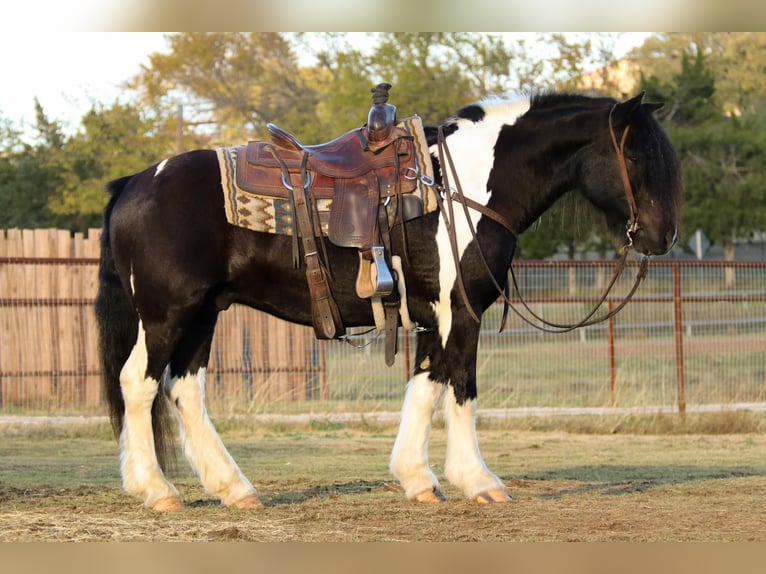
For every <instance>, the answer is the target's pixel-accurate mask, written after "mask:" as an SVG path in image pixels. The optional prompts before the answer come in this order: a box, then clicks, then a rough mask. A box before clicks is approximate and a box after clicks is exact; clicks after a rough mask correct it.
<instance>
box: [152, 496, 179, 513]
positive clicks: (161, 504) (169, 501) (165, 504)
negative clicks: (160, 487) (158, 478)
mask: <svg viewBox="0 0 766 574" xmlns="http://www.w3.org/2000/svg"><path fill="white" fill-rule="evenodd" d="M183 507H184V504H183V502H181V499H180V498H178V497H177V496H168V497H167V498H161V499H160V500H158V501H157V502H155V503H154V504H152V506H151V507H150V508H151V509H152V510H156V511H157V512H172V511H174V510H181V509H182V508H183Z"/></svg>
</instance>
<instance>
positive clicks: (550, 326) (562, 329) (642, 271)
mask: <svg viewBox="0 0 766 574" xmlns="http://www.w3.org/2000/svg"><path fill="white" fill-rule="evenodd" d="M616 107H617V105H616V104H615V105H614V106H612V108H611V109H610V110H609V133H610V137H611V140H612V146H613V147H614V150H615V154H616V156H617V162H618V164H619V166H620V175H621V177H622V184H623V188H624V191H625V197H626V199H627V201H628V206H629V208H630V220H629V221H628V224H627V230H626V236H627V239H628V241H627V243H626V245H625V246H624V247H623V250H622V256H621V257H620V260H619V262H618V264H617V266H616V267H615V270H614V273H613V274H612V279H611V280H610V282H609V284H608V285H607V287H606V289H605V291H604V293H603V295H602V296H601V298H600V299H599V300H598V302H597V303H596V304H595V305H594V306H593V308H592V309H591V311H590V312H589V313H588V314H587V315H586V316H585V317H584V318H583V319H581V320H580V321H578V322H577V323H571V324H562V323H554V322H551V321H547V320H546V319H543V318H542V317H540V316H539V315H537V314H536V313H535V312H534V311H532V309H531V308H530V307H529V305H528V304H527V302H526V300H525V299H524V297H523V296H522V295H521V291H520V289H519V285H518V281H517V279H516V273H515V272H514V269H513V260H512V259H511V261H509V263H508V275H509V276H510V278H511V279H512V282H513V287H514V290H515V291H516V295H517V296H518V300H519V301H520V302H521V304H522V306H523V307H524V309H526V311H527V312H528V313H529V314H530V315H531V316H532V317H534V319H536V320H537V321H539V322H540V323H542V325H544V326H541V325H539V324H538V323H537V322H536V321H533V320H532V319H529V318H528V317H526V316H525V315H524V314H523V313H522V312H521V311H519V310H518V309H516V307H515V306H514V303H513V302H512V301H511V299H510V296H509V293H508V279H506V286H505V287H501V286H500V285H499V283H498V282H497V280H496V279H495V276H494V274H493V273H492V270H491V269H490V267H489V264H488V263H487V260H486V258H485V257H484V253H483V251H482V250H481V246H480V245H479V242H478V239H477V236H476V229H475V227H474V225H473V221H471V218H470V214H469V209H473V210H474V211H478V212H479V213H481V214H482V215H486V216H487V217H488V218H490V219H492V220H493V221H495V222H496V223H498V224H500V225H501V226H502V227H504V228H505V229H507V230H508V231H510V232H511V234H512V235H513V236H514V237H515V238H517V239H518V234H517V233H516V231H515V230H514V229H513V227H512V226H511V224H510V222H509V221H508V220H507V219H506V218H505V217H503V216H502V215H500V214H499V213H497V212H496V211H494V210H492V209H490V208H488V207H487V206H485V205H482V204H480V203H478V202H476V201H473V200H472V199H470V198H468V197H466V196H465V195H464V194H463V190H462V188H461V186H460V181H459V179H458V177H457V172H456V170H455V165H454V162H453V161H452V156H451V155H450V151H449V148H448V147H447V141H446V137H445V135H444V131H443V129H442V128H441V127H439V131H438V145H437V148H438V153H439V163H440V165H441V166H442V184H441V185H437V186H436V187H437V191H438V192H439V193H437V198H438V200H439V208H440V209H441V211H442V214H443V215H444V216H445V217H444V220H445V224H446V226H447V234H448V236H449V239H450V247H451V251H452V256H453V259H454V262H455V270H456V282H457V284H458V289H459V291H460V295H461V297H462V298H463V302H464V303H465V305H466V308H467V309H468V313H469V314H470V315H471V317H472V318H473V319H474V320H475V321H476V322H477V323H478V322H480V320H479V317H478V315H477V314H476V311H475V310H474V308H473V306H472V305H471V302H470V301H469V298H468V293H467V291H466V289H465V283H464V281H463V276H462V272H461V269H460V257H459V255H458V249H457V237H456V232H455V226H454V207H453V203H454V202H455V201H457V202H458V203H460V204H461V205H462V207H463V212H464V214H465V216H466V220H467V221H468V227H469V229H470V231H471V237H472V239H473V240H474V241H475V242H476V247H477V249H478V251H479V259H480V260H481V262H482V264H483V265H484V268H485V270H486V271H487V274H488V275H489V277H490V279H491V280H492V284H493V285H494V287H495V289H496V290H497V292H498V294H499V296H500V297H501V298H502V299H503V316H502V319H501V322H500V331H502V330H503V329H504V327H505V323H506V319H507V315H508V309H509V308H510V309H511V310H513V312H514V313H516V315H518V316H519V317H520V318H521V319H522V320H524V321H525V322H526V323H528V324H529V325H531V326H533V327H535V328H536V329H539V330H541V331H545V332H549V333H566V332H569V331H573V330H575V329H578V328H580V327H588V326H591V325H595V324H597V323H601V322H603V321H606V320H608V319H610V318H611V317H614V316H615V315H616V314H617V313H618V312H620V311H621V310H622V308H623V307H625V305H627V303H628V301H630V300H631V299H632V297H633V295H634V294H635V292H636V291H637V290H638V286H639V285H640V283H641V281H643V279H644V278H645V277H646V274H647V272H648V268H649V258H648V257H642V259H641V264H640V267H639V270H638V273H637V274H636V279H635V281H634V283H633V287H632V288H631V290H630V291H629V292H628V294H627V295H626V296H625V298H624V299H623V300H622V301H621V302H620V303H619V305H617V306H616V307H615V308H614V309H612V310H611V311H609V312H608V313H606V314H604V315H601V316H599V317H596V318H593V316H594V315H595V314H596V312H597V311H598V309H599V308H600V307H601V305H602V304H603V303H604V302H605V301H606V299H607V297H608V296H609V293H610V292H611V290H612V288H613V287H614V285H615V284H616V283H617V279H618V278H619V277H620V276H621V275H622V272H623V271H624V269H625V267H626V265H627V257H628V252H629V251H630V249H631V248H632V247H633V235H634V234H635V233H636V231H638V229H639V225H638V207H637V205H636V200H635V195H634V193H633V186H632V185H631V183H630V177H629V176H628V168H627V165H626V163H625V140H626V139H627V135H628V131H629V130H630V126H629V125H628V127H626V128H625V131H624V132H623V134H622V138H621V139H620V142H619V143H618V142H617V134H616V133H615V130H614V125H613V122H612V114H613V112H614V110H615V108H616ZM445 159H446V160H447V161H445ZM447 166H449V172H451V176H452V178H453V179H454V182H455V188H454V191H451V192H450V191H449V190H451V189H452V188H451V187H450V185H449V177H450V173H448V169H447Z"/></svg>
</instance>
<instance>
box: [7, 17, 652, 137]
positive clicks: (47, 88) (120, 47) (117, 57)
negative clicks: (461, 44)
mask: <svg viewBox="0 0 766 574" xmlns="http://www.w3.org/2000/svg"><path fill="white" fill-rule="evenodd" d="M522 34H524V33H522ZM527 34H529V33H527ZM648 35H649V33H645V32H627V33H624V34H623V35H622V37H621V38H620V41H619V43H618V46H617V51H618V52H622V53H624V52H626V51H627V50H629V49H630V48H631V47H633V46H636V45H640V44H641V43H642V42H643V40H644V39H645V38H646V36H648ZM166 49H167V48H166V41H165V34H164V33H160V32H63V33H56V32H53V31H48V32H46V33H45V41H44V42H36V41H34V36H31V35H30V34H29V32H24V33H20V32H19V33H13V32H12V31H6V32H5V33H3V34H0V64H1V65H2V70H3V75H4V77H5V78H6V79H7V78H12V79H13V81H12V82H11V83H10V86H12V88H11V89H8V86H9V84H6V81H4V82H3V84H4V86H3V89H2V90H0V118H5V119H8V120H10V121H11V122H12V123H13V125H14V126H16V127H20V128H22V129H24V130H25V131H28V130H30V129H31V128H32V127H33V126H34V124H35V110H34V99H35V98H37V99H38V100H39V101H40V104H41V105H42V107H43V110H44V111H45V113H46V114H47V116H48V118H49V119H51V120H56V121H59V122H61V124H62V127H63V128H64V130H65V132H67V133H73V132H74V131H76V130H77V128H78V127H79V124H80V119H81V118H82V116H83V115H84V114H85V113H86V112H87V111H88V110H89V109H90V108H91V106H92V105H93V103H94V102H100V103H102V104H105V105H107V106H108V105H110V104H112V103H113V102H114V101H115V100H118V99H119V100H124V99H127V96H126V93H125V90H124V89H123V88H122V87H121V84H123V83H124V82H126V81H127V80H129V79H130V78H132V77H133V76H135V75H136V74H137V73H138V72H139V71H140V69H141V65H147V64H148V55H149V54H152V53H155V52H162V51H166Z"/></svg>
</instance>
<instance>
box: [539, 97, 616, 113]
mask: <svg viewBox="0 0 766 574" xmlns="http://www.w3.org/2000/svg"><path fill="white" fill-rule="evenodd" d="M529 102H530V106H529V111H543V110H545V111H553V110H558V109H562V108H567V109H571V108H573V107H576V108H586V109H594V108H603V107H605V106H610V105H614V104H615V103H617V100H615V99H614V98H609V97H605V96H589V95H585V94H580V93H573V92H543V93H539V94H534V95H533V96H532V97H531V98H530V100H529Z"/></svg>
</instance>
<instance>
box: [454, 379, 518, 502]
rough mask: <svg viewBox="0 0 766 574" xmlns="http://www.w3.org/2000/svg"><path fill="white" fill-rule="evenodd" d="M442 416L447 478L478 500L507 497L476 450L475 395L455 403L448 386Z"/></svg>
mask: <svg viewBox="0 0 766 574" xmlns="http://www.w3.org/2000/svg"><path fill="white" fill-rule="evenodd" d="M444 419H445V423H446V425H447V460H446V463H445V467H444V470H445V474H446V476H447V480H449V481H450V483H452V484H454V485H455V486H456V487H458V488H459V489H460V490H462V491H463V492H464V493H465V495H466V496H467V497H468V498H472V499H475V500H476V501H477V502H480V503H489V502H507V501H509V500H510V497H509V496H508V495H507V494H506V492H505V485H504V484H503V481H501V480H500V479H499V478H498V477H497V476H496V475H495V474H493V473H492V472H490V471H489V469H488V468H487V465H486V464H485V463H484V459H483V458H482V456H481V452H480V451H479V439H478V437H477V435H476V399H473V400H470V401H466V403H465V404H463V405H458V404H457V401H456V400H455V392H454V390H453V389H452V387H450V388H449V390H447V396H446V397H445V398H444Z"/></svg>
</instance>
